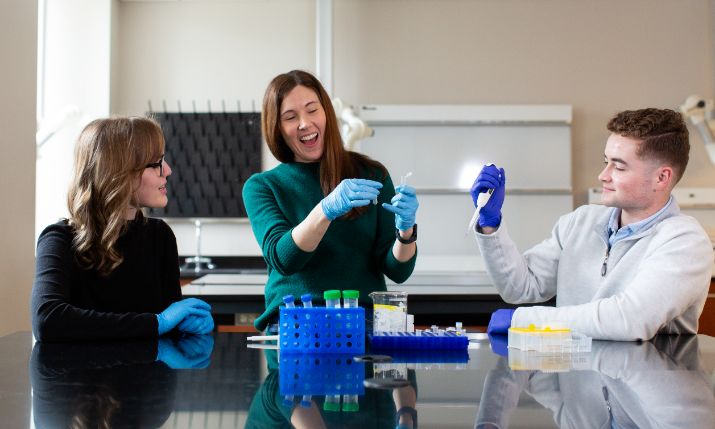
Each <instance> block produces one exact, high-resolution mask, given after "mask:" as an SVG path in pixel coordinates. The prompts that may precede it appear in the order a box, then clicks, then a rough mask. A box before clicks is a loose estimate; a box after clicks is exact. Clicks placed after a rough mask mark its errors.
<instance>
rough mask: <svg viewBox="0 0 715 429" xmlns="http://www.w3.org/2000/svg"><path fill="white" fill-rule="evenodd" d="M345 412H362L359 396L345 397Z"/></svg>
mask: <svg viewBox="0 0 715 429" xmlns="http://www.w3.org/2000/svg"><path fill="white" fill-rule="evenodd" d="M343 411H349V412H357V411H360V405H359V404H358V395H343Z"/></svg>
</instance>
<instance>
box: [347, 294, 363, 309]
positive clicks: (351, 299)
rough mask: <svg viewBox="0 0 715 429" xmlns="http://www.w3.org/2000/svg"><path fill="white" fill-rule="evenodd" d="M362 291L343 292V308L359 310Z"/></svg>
mask: <svg viewBox="0 0 715 429" xmlns="http://www.w3.org/2000/svg"><path fill="white" fill-rule="evenodd" d="M359 297H360V291H357V290H344V291H343V308H357V306H358V298H359Z"/></svg>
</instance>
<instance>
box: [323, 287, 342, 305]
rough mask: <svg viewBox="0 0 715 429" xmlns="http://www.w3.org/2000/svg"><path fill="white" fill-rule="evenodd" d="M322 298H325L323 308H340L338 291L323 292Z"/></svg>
mask: <svg viewBox="0 0 715 429" xmlns="http://www.w3.org/2000/svg"><path fill="white" fill-rule="evenodd" d="M323 298H325V306H326V307H329V308H340V291H339V290H326V291H325V292H323Z"/></svg>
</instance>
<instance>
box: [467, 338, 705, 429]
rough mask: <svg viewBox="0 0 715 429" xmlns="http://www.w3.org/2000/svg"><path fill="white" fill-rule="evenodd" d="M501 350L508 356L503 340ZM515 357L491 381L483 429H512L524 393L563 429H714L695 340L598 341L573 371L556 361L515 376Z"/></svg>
mask: <svg viewBox="0 0 715 429" xmlns="http://www.w3.org/2000/svg"><path fill="white" fill-rule="evenodd" d="M494 350H497V351H499V350H503V348H501V347H500V346H499V345H498V339H497V344H496V345H495V346H494ZM512 352H513V351H512V349H510V350H509V354H510V356H509V359H507V357H506V356H502V357H501V358H500V359H499V360H498V361H497V364H496V365H495V367H494V368H493V369H492V370H490V371H489V373H488V374H487V377H486V380H485V382H484V390H483V391H482V400H481V403H480V404H479V412H478V415H477V418H476V423H475V427H476V428H507V427H509V419H510V417H511V415H512V414H513V412H514V411H515V409H516V408H517V405H518V401H519V396H520V395H521V394H522V392H525V393H526V394H528V395H530V396H531V397H533V398H534V399H535V400H536V401H537V402H538V403H539V404H541V405H542V406H543V407H545V408H547V409H549V410H550V411H551V412H552V413H553V417H554V421H555V422H556V424H557V425H558V426H559V427H561V428H587V427H588V428H651V427H677V428H708V429H712V428H714V427H715V396H714V395H713V390H712V385H711V381H710V379H709V375H708V373H707V371H706V370H705V369H704V368H703V366H702V365H701V362H700V351H699V347H698V337H696V336H694V335H693V336H685V335H683V336H675V335H673V336H659V337H656V338H655V339H653V340H652V341H648V342H611V341H594V342H593V348H592V351H591V353H590V354H585V355H583V356H581V357H579V358H577V357H576V356H574V358H575V359H574V361H576V365H574V366H573V367H574V368H577V369H570V370H569V369H568V368H565V369H560V368H559V367H558V366H556V367H555V366H554V365H553V362H555V360H554V359H545V360H544V362H545V364H546V365H545V366H544V367H543V368H542V369H547V368H548V371H543V370H542V371H536V370H535V371H528V370H517V369H513V368H511V367H510V366H509V362H510V361H511V362H512V364H513V363H514V359H511V358H512V356H511V353H512ZM520 358H521V356H520ZM566 360H567V359H566ZM559 361H560V362H563V361H564V360H563V359H562V360H559ZM520 362H523V360H522V359H520ZM512 367H514V365H512ZM562 368H563V367H562ZM550 371H555V372H550Z"/></svg>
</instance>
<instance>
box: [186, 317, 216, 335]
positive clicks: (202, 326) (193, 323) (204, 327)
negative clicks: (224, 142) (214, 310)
mask: <svg viewBox="0 0 715 429" xmlns="http://www.w3.org/2000/svg"><path fill="white" fill-rule="evenodd" d="M177 329H178V330H179V331H181V332H184V333H187V334H196V335H203V334H208V333H210V332H211V331H213V329H214V319H213V317H212V316H211V314H209V315H208V316H197V315H193V314H192V315H191V316H188V317H185V318H184V320H182V321H181V323H179V325H178V326H177Z"/></svg>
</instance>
